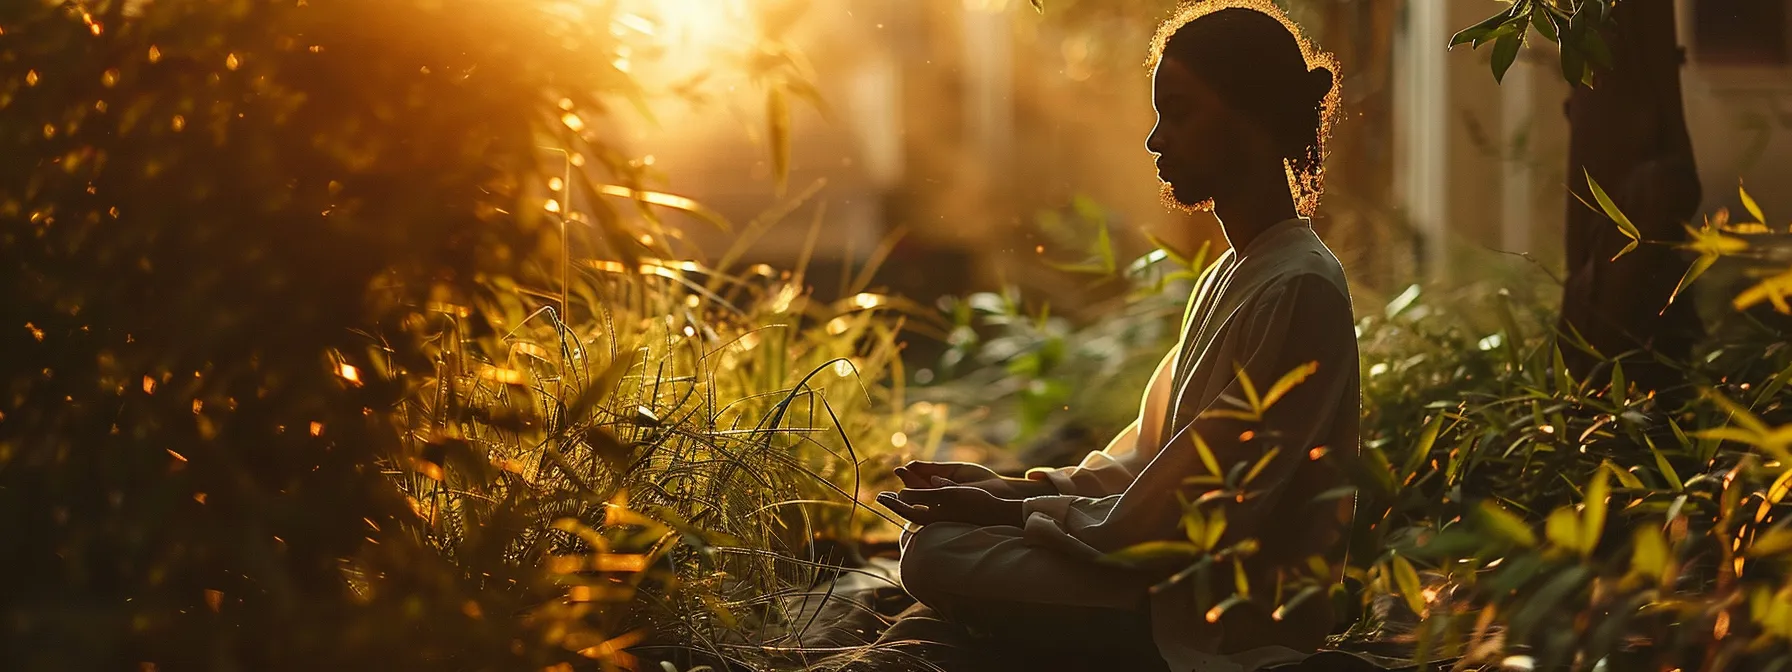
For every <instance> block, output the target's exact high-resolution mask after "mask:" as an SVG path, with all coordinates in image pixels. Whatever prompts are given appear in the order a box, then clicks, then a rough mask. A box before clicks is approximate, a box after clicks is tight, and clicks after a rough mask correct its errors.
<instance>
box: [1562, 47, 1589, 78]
mask: <svg viewBox="0 0 1792 672" xmlns="http://www.w3.org/2000/svg"><path fill="white" fill-rule="evenodd" d="M1562 79H1565V80H1567V81H1568V85H1569V86H1574V85H1578V84H1584V83H1586V80H1587V60H1586V57H1585V56H1582V55H1581V53H1580V50H1579V49H1572V48H1566V47H1564V48H1563V49H1562Z"/></svg>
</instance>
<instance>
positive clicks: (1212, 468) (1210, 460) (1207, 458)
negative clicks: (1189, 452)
mask: <svg viewBox="0 0 1792 672" xmlns="http://www.w3.org/2000/svg"><path fill="white" fill-rule="evenodd" d="M1188 435H1189V436H1190V437H1191V438H1192V439H1193V440H1194V444H1195V453H1196V454H1197V455H1200V457H1201V464H1202V465H1203V466H1205V467H1207V473H1210V474H1213V475H1214V476H1224V475H1225V474H1226V472H1223V471H1220V461H1219V460H1217V459H1215V458H1214V457H1213V449H1212V448H1208V447H1207V442H1206V441H1205V440H1203V439H1202V438H1201V435H1200V434H1198V433H1196V432H1195V431H1194V430H1193V429H1190V430H1189V433H1188Z"/></svg>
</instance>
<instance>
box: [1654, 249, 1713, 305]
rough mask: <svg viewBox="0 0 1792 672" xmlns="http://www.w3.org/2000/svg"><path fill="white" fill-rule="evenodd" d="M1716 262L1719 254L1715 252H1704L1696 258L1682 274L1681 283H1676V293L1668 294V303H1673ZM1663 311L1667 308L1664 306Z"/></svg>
mask: <svg viewBox="0 0 1792 672" xmlns="http://www.w3.org/2000/svg"><path fill="white" fill-rule="evenodd" d="M1715 263H1717V255H1715V254H1702V255H1699V258H1698V259H1694V260H1693V262H1692V266H1689V267H1687V269H1686V274H1685V275H1682V276H1680V284H1678V285H1674V293H1672V294H1669V295H1668V304H1669V305H1672V304H1673V303H1674V299H1678V298H1680V293H1681V292H1684V291H1686V288H1687V287H1688V286H1690V285H1692V281H1694V280H1697V279H1699V276H1701V275H1704V274H1705V271H1707V270H1709V269H1710V268H1711V265H1712V264H1715ZM1662 311H1663V312H1666V311H1667V308H1666V307H1663V308H1662Z"/></svg>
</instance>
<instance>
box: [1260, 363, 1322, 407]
mask: <svg viewBox="0 0 1792 672" xmlns="http://www.w3.org/2000/svg"><path fill="white" fill-rule="evenodd" d="M1318 372H1319V362H1316V361H1315V362H1307V363H1305V364H1302V365H1300V366H1297V367H1295V368H1294V370H1293V371H1289V372H1288V373H1286V374H1283V375H1282V378H1281V380H1277V381H1276V384H1274V385H1271V386H1270V387H1269V392H1268V393H1267V394H1264V395H1263V410H1269V408H1270V407H1271V406H1274V405H1275V403H1276V401H1277V400H1279V399H1281V398H1282V397H1283V396H1285V395H1287V394H1288V392H1289V391H1291V390H1293V389H1294V388H1295V386H1297V385H1300V384H1301V383H1303V382H1306V380H1307V379H1308V378H1311V377H1312V376H1313V374H1315V373H1318Z"/></svg>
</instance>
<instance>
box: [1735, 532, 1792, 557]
mask: <svg viewBox="0 0 1792 672" xmlns="http://www.w3.org/2000/svg"><path fill="white" fill-rule="evenodd" d="M1787 551H1792V529H1787V528H1784V527H1776V528H1773V529H1770V530H1767V531H1766V532H1763V533H1762V534H1761V536H1758V537H1755V543H1752V544H1749V545H1748V550H1747V551H1745V552H1744V553H1745V554H1746V555H1747V556H1748V557H1751V558H1759V557H1763V556H1773V555H1782V554H1784V553H1786V552H1787Z"/></svg>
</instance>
